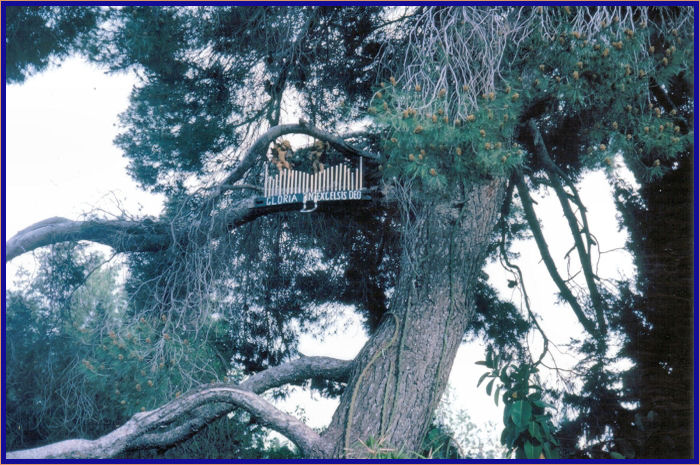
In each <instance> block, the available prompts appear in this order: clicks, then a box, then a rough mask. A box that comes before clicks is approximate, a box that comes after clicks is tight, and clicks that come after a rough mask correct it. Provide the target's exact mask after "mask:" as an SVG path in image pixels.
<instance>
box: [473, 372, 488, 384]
mask: <svg viewBox="0 0 700 465" xmlns="http://www.w3.org/2000/svg"><path fill="white" fill-rule="evenodd" d="M488 375H489V373H488V372H486V373H484V374H483V375H481V378H479V382H478V383H476V387H479V386H481V383H482V382H483V381H484V380H485V379H486V377H487V376H488Z"/></svg>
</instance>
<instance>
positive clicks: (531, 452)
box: [523, 441, 542, 459]
mask: <svg viewBox="0 0 700 465" xmlns="http://www.w3.org/2000/svg"><path fill="white" fill-rule="evenodd" d="M523 449H524V450H525V458H528V459H538V458H540V454H541V453H542V445H541V444H539V443H532V442H530V441H525V446H524V447H523Z"/></svg>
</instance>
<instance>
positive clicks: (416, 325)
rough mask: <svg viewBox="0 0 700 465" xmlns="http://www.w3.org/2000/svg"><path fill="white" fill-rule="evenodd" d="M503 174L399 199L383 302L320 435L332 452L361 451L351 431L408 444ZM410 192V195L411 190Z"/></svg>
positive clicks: (428, 403) (430, 396)
mask: <svg viewBox="0 0 700 465" xmlns="http://www.w3.org/2000/svg"><path fill="white" fill-rule="evenodd" d="M504 186H505V183H504V181H503V180H502V179H495V180H492V181H490V182H484V183H482V184H478V185H473V186H466V187H465V186H460V188H459V189H455V190H454V191H453V192H451V193H450V194H451V195H450V196H449V198H442V199H438V198H431V197H430V196H426V197H424V198H421V197H420V194H418V195H416V194H411V193H407V194H406V196H408V197H409V198H404V199H401V200H399V202H400V203H403V205H404V211H403V214H402V220H403V232H402V248H403V257H402V261H401V271H400V275H399V279H398V282H397V288H396V290H395V294H394V299H393V302H392V305H391V307H390V311H389V312H388V313H387V315H386V316H385V318H384V320H383V321H382V323H381V324H380V326H379V328H378V330H377V331H376V333H375V335H374V336H373V337H372V338H371V339H370V340H369V341H368V342H367V344H366V345H365V346H364V348H363V349H362V350H361V351H360V353H359V354H358V355H357V357H356V358H355V363H354V368H353V371H352V374H351V376H350V381H349V383H348V387H347V389H346V390H345V392H344V393H343V395H342V397H341V400H340V406H339V407H338V409H337V410H336V412H335V414H334V416H333V420H332V422H331V424H330V426H329V427H328V429H327V430H326V431H325V432H324V433H323V435H322V437H323V438H324V439H325V440H327V441H329V442H331V443H332V444H333V457H335V458H339V457H347V458H350V457H358V456H359V457H362V456H363V452H365V453H366V450H363V447H362V444H361V442H360V441H366V440H367V439H368V438H370V437H372V438H374V439H377V440H381V441H382V443H383V444H384V445H385V446H387V447H392V448H395V449H396V450H397V451H401V452H404V453H410V452H414V451H416V450H417V449H418V448H419V447H420V444H421V441H422V438H423V435H424V434H425V433H426V431H427V428H428V426H429V423H430V420H431V417H432V414H433V411H434V410H435V408H436V406H437V403H438V401H439V400H440V396H441V395H442V393H443V391H444V389H445V386H446V384H447V378H448V376H449V373H450V371H451V368H452V363H453V361H454V357H455V354H456V352H457V349H458V347H459V344H460V342H461V340H462V337H463V336H464V333H465V331H466V328H467V324H468V323H469V321H470V318H471V316H472V311H473V291H474V289H475V286H474V283H475V282H476V279H477V277H478V274H479V273H480V270H481V266H482V264H483V260H484V259H485V256H486V250H487V247H488V245H489V243H491V241H492V239H493V237H492V233H493V229H494V227H495V225H496V222H497V220H498V212H499V209H500V206H501V202H502V200H503V194H504V192H505V189H504ZM411 196H415V197H414V198H410V197H411Z"/></svg>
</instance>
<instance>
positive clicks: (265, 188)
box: [263, 163, 267, 197]
mask: <svg viewBox="0 0 700 465" xmlns="http://www.w3.org/2000/svg"><path fill="white" fill-rule="evenodd" d="M263 169H264V170H265V181H263V197H267V163H265V164H264V165H263Z"/></svg>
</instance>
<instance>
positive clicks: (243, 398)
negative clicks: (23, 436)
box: [7, 357, 353, 459]
mask: <svg viewBox="0 0 700 465" xmlns="http://www.w3.org/2000/svg"><path fill="white" fill-rule="evenodd" d="M352 363H353V362H352V361H345V360H337V359H332V358H328V357H303V358H300V359H297V360H294V361H292V362H289V363H286V364H284V365H279V366H276V367H272V368H269V369H267V370H265V371H262V372H260V373H257V374H255V375H253V376H251V377H250V378H248V379H247V380H245V381H243V382H242V383H240V384H239V385H238V386H231V385H227V384H222V383H220V384H214V385H208V386H205V387H201V388H198V389H194V390H192V391H190V392H189V393H186V394H184V395H183V396H181V397H179V398H177V399H175V400H173V401H171V402H168V403H167V404H165V405H163V406H162V407H159V408H157V409H155V410H151V411H148V412H140V413H137V414H135V415H134V416H133V417H132V418H131V419H129V421H127V422H126V423H125V424H124V425H122V426H121V427H119V428H117V429H116V430H114V431H112V432H111V433H108V434H106V435H104V436H102V437H100V438H97V439H94V440H88V439H71V440H67V441H61V442H57V443H54V444H49V445H46V446H42V447H37V448H34V449H26V450H21V451H15V452H9V453H8V454H7V458H9V459H27V458H30V459H48V458H108V457H113V456H114V455H116V454H118V453H120V452H123V451H126V450H133V449H144V448H152V447H168V446H172V445H174V444H176V443H178V442H181V441H182V440H184V439H187V438H189V437H191V436H192V435H193V434H194V433H196V432H197V431H199V430H200V429H201V428H202V427H203V426H205V425H206V424H208V423H211V422H212V421H214V420H216V419H217V418H221V417H222V416H223V415H225V414H227V413H228V412H230V411H231V409H232V408H233V407H238V408H242V409H244V410H246V411H248V412H249V413H251V415H253V416H255V417H256V418H258V420H259V421H260V422H261V423H263V424H264V425H265V426H268V427H270V428H272V429H274V430H275V431H278V432H280V433H281V434H283V435H285V436H286V437H288V438H289V439H290V440H292V441H293V442H294V443H295V444H296V445H297V446H298V447H299V448H300V449H301V451H302V453H303V454H304V455H305V456H308V457H322V456H326V455H327V454H328V450H327V449H328V447H327V445H326V444H325V442H324V441H323V439H321V437H320V436H319V435H318V433H316V432H315V431H313V430H312V429H311V428H309V427H308V426H306V425H305V424H304V423H302V422H301V421H299V420H297V419H296V418H294V417H292V416H290V415H287V414H285V413H284V412H281V411H279V410H277V409H276V408H275V407H273V406H272V405H271V404H269V403H268V402H267V401H265V400H263V399H262V398H261V397H259V396H258V395H257V394H258V393H262V392H264V391H266V390H268V389H271V388H273V387H278V386H282V385H284V384H288V383H291V382H296V381H301V380H305V379H308V378H312V377H323V378H326V379H331V380H335V381H345V380H346V379H347V376H348V374H349V373H350V370H351V368H352Z"/></svg>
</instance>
